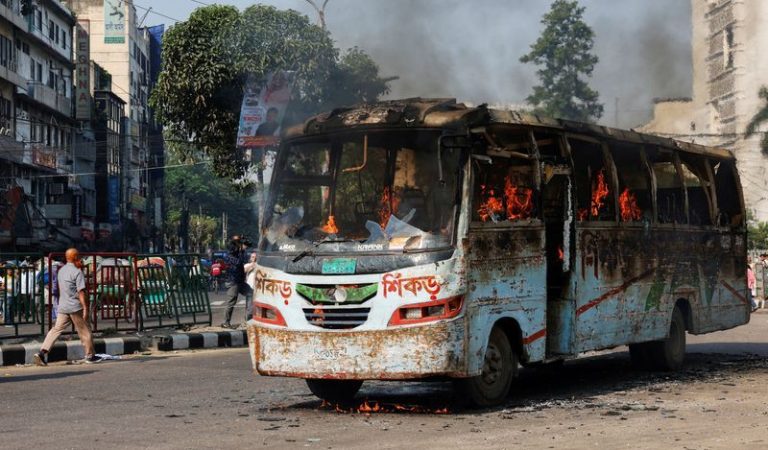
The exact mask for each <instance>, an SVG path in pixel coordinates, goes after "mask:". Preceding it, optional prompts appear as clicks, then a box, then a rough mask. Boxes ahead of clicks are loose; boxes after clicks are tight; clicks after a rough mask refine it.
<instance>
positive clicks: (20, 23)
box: [0, 0, 28, 30]
mask: <svg viewBox="0 0 768 450" xmlns="http://www.w3.org/2000/svg"><path fill="white" fill-rule="evenodd" d="M0 16H3V17H4V18H5V20H8V21H10V22H12V23H13V24H14V25H16V26H17V27H19V28H21V29H22V30H26V29H27V26H28V25H27V19H25V18H24V16H22V15H21V5H20V4H19V0H0Z"/></svg>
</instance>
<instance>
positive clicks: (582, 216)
mask: <svg viewBox="0 0 768 450" xmlns="http://www.w3.org/2000/svg"><path fill="white" fill-rule="evenodd" d="M569 142H570V145H571V150H572V156H573V166H574V179H575V181H576V219H577V220H579V221H586V220H590V221H614V220H616V212H615V207H614V205H615V203H614V199H613V193H612V192H611V181H610V179H611V175H610V172H609V171H608V170H607V168H606V165H605V161H604V159H603V149H602V147H601V146H600V145H599V144H594V143H589V142H584V141H580V140H578V139H571V140H570V141H569Z"/></svg>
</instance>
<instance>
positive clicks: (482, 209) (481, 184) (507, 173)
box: [472, 157, 536, 222]
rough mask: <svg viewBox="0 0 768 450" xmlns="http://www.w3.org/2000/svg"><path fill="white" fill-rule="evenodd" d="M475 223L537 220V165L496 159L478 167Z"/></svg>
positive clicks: (514, 160) (500, 158) (508, 159)
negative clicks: (535, 174)
mask: <svg viewBox="0 0 768 450" xmlns="http://www.w3.org/2000/svg"><path fill="white" fill-rule="evenodd" d="M475 167H476V168H477V170H476V172H475V173H476V181H475V193H474V201H473V205H474V207H473V209H474V211H473V213H472V220H474V221H479V222H505V221H510V222H513V221H519V220H526V219H531V218H533V217H535V214H536V207H535V201H536V195H535V190H536V187H535V183H534V180H535V178H534V173H533V170H534V167H535V166H534V165H533V164H532V163H531V161H527V160H524V159H516V158H503V157H494V158H493V164H482V163H478V164H477V165H476V166H475Z"/></svg>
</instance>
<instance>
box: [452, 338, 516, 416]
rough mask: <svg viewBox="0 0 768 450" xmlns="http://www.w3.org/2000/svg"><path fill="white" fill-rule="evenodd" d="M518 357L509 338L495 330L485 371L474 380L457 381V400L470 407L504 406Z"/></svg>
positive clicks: (484, 363)
mask: <svg viewBox="0 0 768 450" xmlns="http://www.w3.org/2000/svg"><path fill="white" fill-rule="evenodd" d="M517 365H518V358H517V353H515V350H514V349H513V348H512V345H511V343H510V342H509V339H508V338H507V335H506V334H505V333H504V332H503V331H501V329H499V328H494V329H493V330H492V331H491V335H490V337H489V339H488V347H487V348H486V350H485V358H484V361H483V370H482V372H481V373H480V375H478V376H476V377H472V378H463V379H460V380H456V381H455V383H454V385H455V389H456V393H457V394H458V395H459V396H458V397H457V400H458V401H459V402H461V403H463V404H466V405H468V406H475V407H488V406H495V405H498V404H500V403H502V402H503V401H504V400H505V399H506V398H507V395H509V390H510V388H511V386H512V381H513V380H514V378H515V377H516V376H517Z"/></svg>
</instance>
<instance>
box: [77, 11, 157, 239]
mask: <svg viewBox="0 0 768 450" xmlns="http://www.w3.org/2000/svg"><path fill="white" fill-rule="evenodd" d="M67 4H68V5H69V7H70V8H72V10H73V11H74V12H75V14H76V15H77V20H78V22H80V23H83V24H87V25H85V26H87V27H88V29H89V33H88V34H89V44H88V45H89V54H90V59H91V60H92V61H93V62H95V63H97V64H98V65H99V66H101V67H102V68H103V69H104V70H106V71H107V72H108V73H109V74H110V75H111V87H112V89H111V90H112V92H114V94H116V95H117V97H119V98H120V99H121V100H122V101H123V102H124V103H123V111H124V116H125V118H124V119H123V123H122V125H121V128H122V130H123V133H122V136H123V139H122V142H121V148H122V154H121V155H120V158H119V159H120V163H119V165H120V174H119V177H120V178H119V189H120V192H119V198H120V223H119V224H115V225H116V227H117V228H118V229H120V231H121V235H122V238H123V242H124V244H125V246H126V248H127V249H132V250H148V249H149V248H148V245H147V244H148V242H147V237H148V236H149V235H150V233H151V226H152V222H151V220H152V216H153V215H152V214H147V211H148V201H147V198H148V197H149V193H150V186H149V179H148V164H149V161H150V149H149V140H148V136H149V121H150V115H149V108H148V104H147V100H148V96H149V86H150V84H149V80H150V73H149V71H150V62H149V46H150V36H149V32H148V31H147V30H146V29H141V28H139V25H140V24H139V18H138V17H137V15H136V9H135V8H134V6H133V3H132V2H126V1H119V0H70V1H68V2H67ZM94 95H95V93H94ZM102 98H103V96H102Z"/></svg>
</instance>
